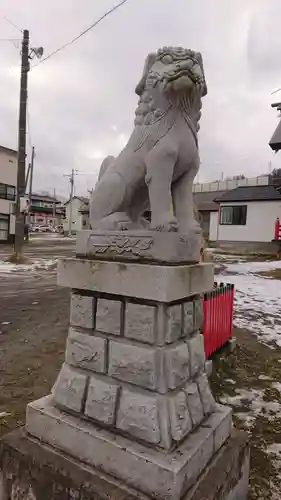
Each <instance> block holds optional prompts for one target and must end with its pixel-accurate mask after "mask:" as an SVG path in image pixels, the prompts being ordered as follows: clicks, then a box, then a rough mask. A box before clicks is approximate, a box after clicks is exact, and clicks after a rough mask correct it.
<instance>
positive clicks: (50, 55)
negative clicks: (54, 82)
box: [32, 0, 129, 68]
mask: <svg viewBox="0 0 281 500" xmlns="http://www.w3.org/2000/svg"><path fill="white" fill-rule="evenodd" d="M128 1H129V0H122V2H120V3H119V4H117V5H115V7H112V8H111V9H110V10H108V11H107V12H105V14H103V15H102V16H101V17H100V18H99V19H98V20H97V21H95V22H94V23H93V24H91V26H89V27H88V28H86V29H85V30H84V31H82V32H81V33H79V35H77V36H76V37H75V38H72V40H70V41H69V42H67V43H65V44H64V45H62V46H61V47H59V48H58V49H56V50H54V52H51V53H50V54H48V55H47V56H46V57H44V58H43V59H41V60H40V61H39V62H38V63H37V64H34V66H32V68H35V67H36V66H38V65H39V64H42V63H43V62H44V61H47V59H50V58H51V57H53V56H54V55H55V54H57V53H58V52H61V51H62V50H63V49H65V48H66V47H69V46H70V45H72V44H73V43H74V42H76V41H77V40H79V38H81V37H82V36H84V35H86V33H88V32H89V31H91V30H92V29H93V28H95V27H96V26H97V25H98V24H99V23H100V22H101V21H103V20H104V19H105V18H106V17H108V16H109V15H110V14H112V13H113V12H115V11H116V10H117V9H119V8H120V7H122V5H124V4H125V3H127V2H128Z"/></svg>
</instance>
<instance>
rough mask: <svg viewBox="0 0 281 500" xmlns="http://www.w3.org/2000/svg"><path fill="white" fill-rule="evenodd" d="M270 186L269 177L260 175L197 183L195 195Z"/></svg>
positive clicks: (194, 187) (194, 185)
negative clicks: (245, 187)
mask: <svg viewBox="0 0 281 500" xmlns="http://www.w3.org/2000/svg"><path fill="white" fill-rule="evenodd" d="M268 184H269V175H260V176H258V177H249V178H246V179H236V180H235V179H229V180H225V181H214V182H202V183H198V182H196V183H195V184H193V192H194V193H202V192H206V191H208V192H210V191H228V190H231V189H235V188H237V187H238V186H267V185H268Z"/></svg>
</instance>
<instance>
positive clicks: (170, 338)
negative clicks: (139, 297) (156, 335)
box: [165, 304, 183, 343]
mask: <svg viewBox="0 0 281 500" xmlns="http://www.w3.org/2000/svg"><path fill="white" fill-rule="evenodd" d="M165 315H166V325H165V326H166V339H165V340H166V342H167V343H171V342H175V341H176V340H178V339H180V337H181V336H182V333H183V311H182V305H180V304H178V305H175V306H171V307H167V308H166V311H165Z"/></svg>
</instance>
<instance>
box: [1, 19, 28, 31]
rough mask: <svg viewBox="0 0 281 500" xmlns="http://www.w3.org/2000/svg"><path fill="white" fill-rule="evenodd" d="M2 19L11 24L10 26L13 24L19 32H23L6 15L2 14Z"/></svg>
mask: <svg viewBox="0 0 281 500" xmlns="http://www.w3.org/2000/svg"><path fill="white" fill-rule="evenodd" d="M3 19H5V21H7V23H9V24H11V26H13V27H14V28H16V30H18V31H20V32H21V33H23V30H22V29H20V28H19V27H18V26H17V25H16V24H15V23H13V22H12V21H11V20H10V19H8V18H7V17H6V16H3Z"/></svg>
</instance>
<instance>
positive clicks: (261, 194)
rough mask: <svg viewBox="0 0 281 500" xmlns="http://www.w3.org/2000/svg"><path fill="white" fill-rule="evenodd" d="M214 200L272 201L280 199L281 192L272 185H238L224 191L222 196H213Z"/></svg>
mask: <svg viewBox="0 0 281 500" xmlns="http://www.w3.org/2000/svg"><path fill="white" fill-rule="evenodd" d="M215 200H216V202H218V203H223V202H229V201H274V200H281V193H279V191H277V189H275V187H274V186H272V185H270V184H269V185H268V186H240V187H238V188H236V189H232V190H231V191H226V192H225V193H224V194H223V195H222V196H218V197H216V198H215Z"/></svg>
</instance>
